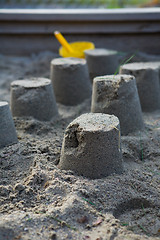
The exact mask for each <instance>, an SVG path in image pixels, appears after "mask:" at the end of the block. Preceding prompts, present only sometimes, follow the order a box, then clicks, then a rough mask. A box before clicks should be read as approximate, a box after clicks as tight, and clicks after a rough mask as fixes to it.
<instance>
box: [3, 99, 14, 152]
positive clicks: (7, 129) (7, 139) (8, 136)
mask: <svg viewBox="0 0 160 240" xmlns="http://www.w3.org/2000/svg"><path fill="white" fill-rule="evenodd" d="M17 142H18V139H17V134H16V130H15V126H14V122H13V119H12V115H11V111H10V109H9V105H8V103H7V102H3V101H2V102H0V148H3V147H5V146H8V145H12V144H14V143H17Z"/></svg>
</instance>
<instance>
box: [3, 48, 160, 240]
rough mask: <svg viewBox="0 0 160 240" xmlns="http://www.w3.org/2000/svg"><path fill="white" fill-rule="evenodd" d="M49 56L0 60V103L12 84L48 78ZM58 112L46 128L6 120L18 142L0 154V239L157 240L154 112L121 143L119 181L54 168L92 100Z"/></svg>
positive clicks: (29, 120) (159, 120)
mask: <svg viewBox="0 0 160 240" xmlns="http://www.w3.org/2000/svg"><path fill="white" fill-rule="evenodd" d="M54 56H55V54H54V53H52V52H43V53H40V54H38V55H34V56H33V55H32V56H31V57H22V56H21V57H13V56H12V57H9V56H4V55H0V66H1V72H0V75H1V77H0V100H1V101H3V100H5V101H7V102H9V103H10V83H11V82H12V81H14V80H15V79H28V78H29V77H45V78H49V71H50V61H51V60H52V59H53V58H54ZM143 56H145V55H143ZM147 59H148V58H147ZM122 61H123V59H120V62H122ZM57 107H58V111H59V115H57V118H53V119H51V120H50V121H48V122H46V121H41V120H37V119H35V118H34V117H32V116H24V117H13V120H14V123H15V128H16V132H17V137H18V143H16V144H13V145H10V146H7V147H4V148H3V149H1V151H0V239H1V240H6V239H7V238H9V239H22V240H28V239H34V240H44V239H46V240H50V239H58V240H66V239H73V240H75V239H80V240H84V239H91V240H92V239H93V240H100V239H101V240H104V239H107V240H113V239H114V240H124V239H128V240H137V239H138V240H158V239H159V237H160V232H159V229H160V220H159V217H160V210H159V209H160V201H159V199H160V191H159V181H160V175H159V172H160V161H159V157H160V150H159V144H160V111H159V110H156V111H154V112H148V113H144V112H143V119H144V123H145V128H144V129H143V130H139V131H137V132H133V133H130V134H129V135H127V136H121V149H122V155H123V172H122V173H121V174H119V173H116V172H114V173H112V174H110V175H109V176H106V177H103V178H100V179H89V178H87V177H83V176H81V175H79V176H77V175H76V174H75V172H74V171H72V170H61V169H59V167H58V165H59V163H60V154H61V149H62V142H63V138H64V134H65V130H66V128H67V126H68V125H69V124H70V123H71V122H72V121H74V120H75V119H76V118H77V117H79V116H80V115H82V114H86V113H90V107H91V99H89V100H88V99H86V100H85V101H83V102H82V103H81V104H78V105H75V106H67V105H62V104H59V103H57ZM95 127H96V124H95ZM104 128H106V126H104ZM113 131H115V132H116V131H117V130H116V129H114V130H113ZM94 137H95V138H96V136H94ZM104 145H105V143H104ZM100 146H101V142H100V141H99V140H98V139H97V146H95V148H100ZM107 146H108V144H107V141H106V147H107ZM102 153H103V151H102ZM88 154H89V153H88ZM99 154H101V152H100V153H99ZM111 157H112V156H111Z"/></svg>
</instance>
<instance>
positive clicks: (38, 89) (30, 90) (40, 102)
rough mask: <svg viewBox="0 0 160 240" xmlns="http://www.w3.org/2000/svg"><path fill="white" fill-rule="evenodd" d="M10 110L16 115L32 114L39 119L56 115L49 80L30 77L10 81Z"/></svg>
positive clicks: (48, 118) (56, 111)
mask: <svg viewBox="0 0 160 240" xmlns="http://www.w3.org/2000/svg"><path fill="white" fill-rule="evenodd" d="M11 110H12V114H13V116H16V117H22V116H32V117H34V118H36V119H38V120H40V121H50V120H51V119H52V118H53V117H55V116H56V115H58V110H57V106H56V101H55V97H54V92H53V87H52V84H51V81H50V80H49V79H46V78H32V79H27V80H17V81H14V82H12V83H11Z"/></svg>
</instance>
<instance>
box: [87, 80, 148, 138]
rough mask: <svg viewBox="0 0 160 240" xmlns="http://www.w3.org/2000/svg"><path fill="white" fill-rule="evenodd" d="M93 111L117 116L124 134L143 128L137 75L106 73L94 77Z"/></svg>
mask: <svg viewBox="0 0 160 240" xmlns="http://www.w3.org/2000/svg"><path fill="white" fill-rule="evenodd" d="M91 112H94V113H96V112H99V113H106V114H114V115H115V116H117V117H118V118H119V121H120V126H121V133H122V135H127V134H128V133H131V132H134V131H137V130H142V129H143V127H144V124H143V119H142V110H141V105H140V101H139V96H138V91H137V86H136V80H135V77H134V76H130V75H106V76H102V77H97V78H94V81H93V92H92V103H91Z"/></svg>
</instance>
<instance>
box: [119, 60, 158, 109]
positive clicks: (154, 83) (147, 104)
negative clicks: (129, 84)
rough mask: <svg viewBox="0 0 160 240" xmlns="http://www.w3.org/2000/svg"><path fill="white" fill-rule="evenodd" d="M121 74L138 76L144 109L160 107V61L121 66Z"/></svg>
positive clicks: (140, 96)
mask: <svg viewBox="0 0 160 240" xmlns="http://www.w3.org/2000/svg"><path fill="white" fill-rule="evenodd" d="M120 73H121V74H131V75H133V76H135V77H136V82H137V88H138V93H139V98H140V103H141V107H142V110H143V111H144V112H151V111H154V110H157V109H160V62H155V63H154V62H146V63H143V62H141V63H129V64H125V65H123V66H121V68H120Z"/></svg>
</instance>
